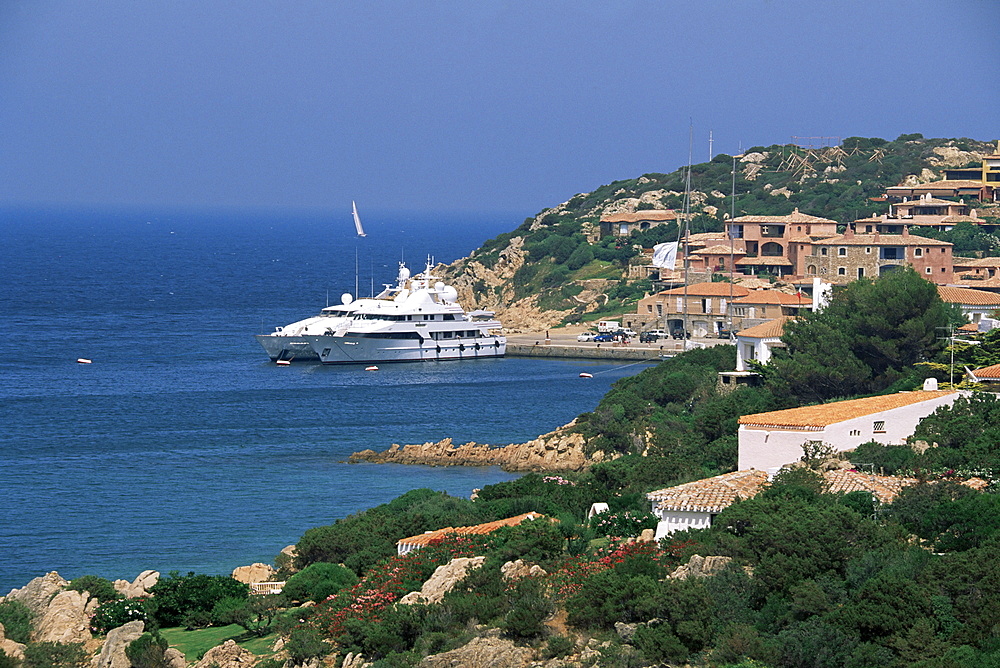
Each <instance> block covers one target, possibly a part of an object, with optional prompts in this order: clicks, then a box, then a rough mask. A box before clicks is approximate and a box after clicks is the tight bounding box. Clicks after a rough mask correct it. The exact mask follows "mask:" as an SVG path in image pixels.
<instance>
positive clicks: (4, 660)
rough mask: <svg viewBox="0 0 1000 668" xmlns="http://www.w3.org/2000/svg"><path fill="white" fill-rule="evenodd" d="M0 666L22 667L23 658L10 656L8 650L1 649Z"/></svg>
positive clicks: (8, 667)
mask: <svg viewBox="0 0 1000 668" xmlns="http://www.w3.org/2000/svg"><path fill="white" fill-rule="evenodd" d="M0 668H21V660H20V659H15V658H14V657H12V656H8V655H7V652H5V651H3V650H2V649H0Z"/></svg>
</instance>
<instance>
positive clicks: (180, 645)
mask: <svg viewBox="0 0 1000 668" xmlns="http://www.w3.org/2000/svg"><path fill="white" fill-rule="evenodd" d="M160 633H161V634H162V635H163V637H164V638H166V639H167V642H168V643H170V646H171V647H173V648H175V649H177V650H180V652H181V653H182V654H184V658H185V659H187V660H188V661H196V660H198V659H200V658H201V657H202V656H204V655H205V652H207V651H208V650H210V649H212V648H213V647H215V646H216V645H221V644H222V643H224V642H226V641H227V640H235V641H236V644H237V645H239V646H240V647H242V648H243V649H245V650H247V651H250V652H253V653H254V654H256V655H257V656H262V655H265V654H271V646H272V645H274V641H275V640H276V639H277V637H278V636H277V634H276V633H271V634H268V635H266V636H263V637H258V636H251V635H248V634H247V632H246V631H245V630H244V629H243V627H242V626H239V625H237V624H230V625H229V626H212V627H209V628H207V629H194V630H192V631H188V630H186V629H185V628H184V627H182V626H178V627H174V628H171V629H161V630H160Z"/></svg>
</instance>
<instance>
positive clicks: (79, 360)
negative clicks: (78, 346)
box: [76, 357, 92, 364]
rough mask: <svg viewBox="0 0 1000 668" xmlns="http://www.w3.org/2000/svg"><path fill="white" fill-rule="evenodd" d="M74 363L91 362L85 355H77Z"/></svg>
mask: <svg viewBox="0 0 1000 668" xmlns="http://www.w3.org/2000/svg"><path fill="white" fill-rule="evenodd" d="M76 363H77V364H92V362H91V360H89V359H87V358H86V357H79V358H77V360H76Z"/></svg>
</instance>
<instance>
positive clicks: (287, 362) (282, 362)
mask: <svg viewBox="0 0 1000 668" xmlns="http://www.w3.org/2000/svg"><path fill="white" fill-rule="evenodd" d="M291 363H292V362H291V360H278V361H277V362H275V364H277V365H278V366H288V365H289V364H291Z"/></svg>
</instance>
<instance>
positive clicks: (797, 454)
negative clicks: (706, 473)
mask: <svg viewBox="0 0 1000 668" xmlns="http://www.w3.org/2000/svg"><path fill="white" fill-rule="evenodd" d="M957 397H958V392H954V393H951V394H947V395H944V396H942V397H938V398H934V399H929V400H927V401H922V402H920V403H918V404H913V405H910V406H903V407H901V408H895V409H892V410H888V411H883V412H881V413H873V414H871V415H865V416H863V417H858V418H853V419H851V420H845V421H843V422H838V423H836V424H832V425H829V426H827V427H826V428H825V429H823V430H821V431H809V430H805V429H801V430H785V429H774V430H767V429H759V428H750V427H747V426H746V425H740V430H739V465H738V467H737V469H738V470H740V471H742V470H744V469H749V468H754V469H757V470H759V471H767V470H769V469H775V468H778V467H781V466H784V465H785V464H791V463H792V462H795V461H798V460H799V459H800V458H801V457H802V444H803V443H805V442H806V441H822V442H824V443H828V444H829V445H832V446H833V447H834V449H835V450H836V451H837V452H843V451H844V450H853V449H854V448H856V447H858V446H859V445H861V444H862V443H867V442H868V441H877V442H879V443H883V444H885V445H902V444H903V443H904V442H905V439H906V438H907V437H909V436H912V435H913V431H914V430H915V429H916V427H917V423H918V422H920V420H921V419H922V418H924V417H926V416H928V415H930V414H931V413H933V412H934V410H935V409H936V408H937V407H938V406H944V405H949V404H951V403H952V402H953V401H954V400H955V399H956V398H957ZM876 422H883V423H884V428H883V430H882V431H880V432H876V431H875V429H874V427H875V423H876Z"/></svg>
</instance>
